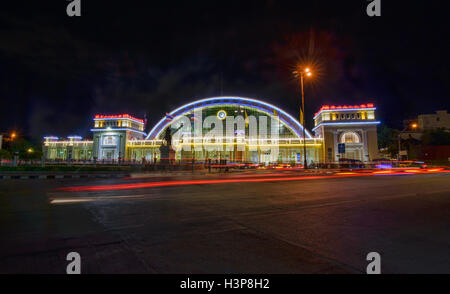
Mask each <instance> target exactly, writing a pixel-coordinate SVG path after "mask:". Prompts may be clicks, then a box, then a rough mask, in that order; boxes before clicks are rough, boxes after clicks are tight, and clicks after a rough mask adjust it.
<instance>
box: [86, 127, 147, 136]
mask: <svg viewBox="0 0 450 294" xmlns="http://www.w3.org/2000/svg"><path fill="white" fill-rule="evenodd" d="M104 131H130V132H135V133H138V134H142V135H144V136H146V135H147V134H146V133H144V132H141V131H137V130H133V129H127V128H126V129H125V128H124V129H91V132H104Z"/></svg>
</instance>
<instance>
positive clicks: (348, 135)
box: [341, 132, 361, 143]
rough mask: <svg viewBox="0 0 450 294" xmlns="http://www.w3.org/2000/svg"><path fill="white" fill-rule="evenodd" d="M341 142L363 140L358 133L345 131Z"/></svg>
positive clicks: (359, 141) (358, 141)
mask: <svg viewBox="0 0 450 294" xmlns="http://www.w3.org/2000/svg"><path fill="white" fill-rule="evenodd" d="M341 143H361V140H360V139H359V136H358V134H357V133H355V132H345V133H343V134H342V136H341Z"/></svg>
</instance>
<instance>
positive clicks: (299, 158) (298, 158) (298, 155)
mask: <svg viewBox="0 0 450 294" xmlns="http://www.w3.org/2000/svg"><path fill="white" fill-rule="evenodd" d="M301 160H302V159H301V157H300V153H297V162H300V161H301Z"/></svg>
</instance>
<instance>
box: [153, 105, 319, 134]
mask: <svg viewBox="0 0 450 294" xmlns="http://www.w3.org/2000/svg"><path fill="white" fill-rule="evenodd" d="M215 100H236V101H239V100H243V101H246V102H253V103H256V104H260V105H265V106H267V107H269V108H270V109H272V110H276V111H277V112H279V113H282V114H283V115H285V116H286V117H288V118H289V119H290V120H292V121H293V122H295V124H296V125H297V126H298V127H299V128H300V129H301V130H303V126H302V125H301V124H300V123H299V122H298V121H297V120H296V119H295V118H293V117H292V116H291V115H290V114H288V113H287V112H285V111H284V110H282V109H280V108H278V107H276V106H275V105H272V104H270V103H267V102H263V101H260V100H256V99H251V98H244V97H234V96H231V97H228V96H220V97H211V98H205V99H200V100H196V101H193V102H191V103H187V104H185V105H183V106H180V107H178V108H177V109H175V110H173V111H172V112H170V113H169V114H170V115H174V114H175V113H176V112H178V111H180V110H182V109H183V108H187V107H189V106H192V105H196V104H200V103H203V102H208V101H215ZM220 104H226V103H220ZM236 104H238V105H241V104H240V103H236ZM206 106H208V105H204V106H202V108H203V107H206ZM245 106H249V107H255V108H257V106H254V105H245ZM265 111H266V112H268V111H267V110H265ZM180 115H183V114H180ZM165 121H166V117H164V118H162V119H161V120H160V121H159V122H158V123H157V124H156V125H155V126H154V127H153V129H152V130H151V131H150V132H149V134H148V136H147V138H146V139H149V138H150V136H151V135H153V133H154V132H155V131H156V130H157V129H158V127H159V126H160V125H161V124H162V123H164V122H165ZM286 124H287V125H289V124H288V123H287V122H286ZM305 133H306V136H307V137H309V138H312V135H311V134H310V133H309V132H308V130H305ZM158 134H159V132H158ZM158 134H156V136H157V135H158ZM156 136H154V137H156Z"/></svg>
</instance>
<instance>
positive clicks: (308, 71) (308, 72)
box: [292, 67, 312, 169]
mask: <svg viewBox="0 0 450 294" xmlns="http://www.w3.org/2000/svg"><path fill="white" fill-rule="evenodd" d="M292 73H293V74H294V76H295V77H296V78H298V77H300V87H301V91H302V108H301V109H300V121H301V124H302V126H303V154H304V155H303V167H304V168H305V169H307V168H308V163H307V161H306V134H305V132H306V131H305V94H304V91H303V76H304V75H305V74H306V76H307V77H311V75H312V72H311V69H310V68H309V67H306V68H305V69H301V68H300V69H299V70H295V71H293V72H292ZM302 111H303V115H302Z"/></svg>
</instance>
